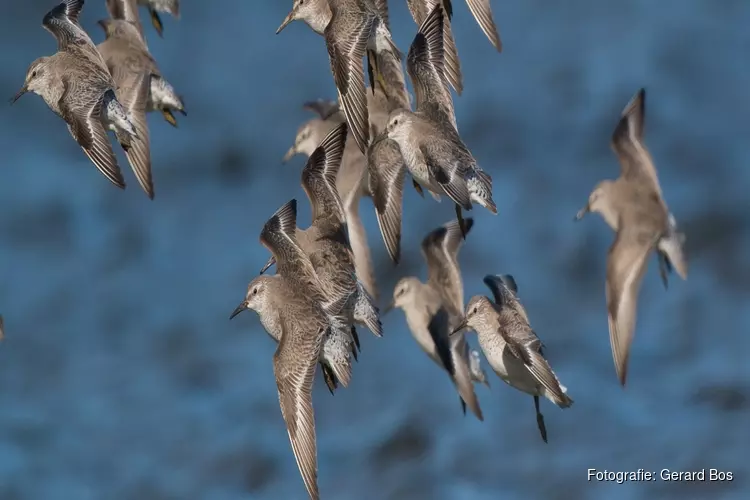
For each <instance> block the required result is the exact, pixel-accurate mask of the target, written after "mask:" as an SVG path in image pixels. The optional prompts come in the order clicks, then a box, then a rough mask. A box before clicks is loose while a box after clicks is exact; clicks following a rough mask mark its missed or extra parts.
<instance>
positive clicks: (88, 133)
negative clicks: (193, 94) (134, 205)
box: [11, 0, 139, 189]
mask: <svg viewBox="0 0 750 500" xmlns="http://www.w3.org/2000/svg"><path fill="white" fill-rule="evenodd" d="M82 8H83V0H65V1H64V2H61V3H59V4H58V5H57V6H56V7H54V8H53V9H52V10H51V11H49V12H48V13H47V14H46V15H45V16H44V19H43V20H42V26H43V27H44V28H45V29H46V30H47V31H49V32H50V33H52V35H53V36H54V37H55V38H56V39H57V53H55V54H54V55H52V56H45V57H40V58H39V59H37V60H35V61H34V62H33V63H31V66H30V67H29V69H28V71H27V72H26V79H25V81H24V85H23V87H22V88H21V90H20V91H19V92H18V93H17V94H16V95H15V96H14V97H13V99H12V101H11V102H12V103H13V102H16V101H17V100H18V99H19V98H20V97H21V96H22V95H23V94H25V93H27V92H33V93H35V94H37V95H39V96H40V97H41V98H42V99H44V102H45V103H47V106H49V108H50V109H51V110H52V111H53V112H54V113H55V114H57V115H58V116H60V117H61V118H62V119H63V120H65V122H66V123H67V124H68V130H69V131H70V134H71V135H72V136H73V138H74V139H75V140H76V142H78V144H79V145H80V146H81V148H82V149H83V152H84V153H86V156H88V157H89V159H90V160H91V161H92V162H93V163H94V165H96V167H97V168H98V169H99V171H100V172H101V173H102V174H104V176H105V177H107V179H109V180H110V182H112V183H113V184H114V185H116V186H117V187H119V188H122V189H124V188H125V179H124V178H123V176H122V172H121V170H120V167H119V165H118V164H117V159H116V158H115V154H114V152H113V151H112V145H111V144H110V142H109V138H108V137H107V132H106V130H107V129H110V130H113V131H114V132H115V135H116V136H117V140H118V141H119V143H120V145H121V146H122V148H123V149H124V150H125V151H126V152H127V150H128V149H129V148H130V147H131V145H132V143H133V142H134V141H136V140H139V136H138V132H137V130H136V127H135V126H134V124H133V121H132V120H131V116H130V113H129V112H128V110H127V109H126V108H125V107H124V106H123V105H122V104H121V103H120V101H118V100H117V96H116V94H115V91H114V89H115V83H114V81H113V80H112V75H110V73H109V70H108V69H107V65H106V64H105V63H104V60H103V59H102V56H101V55H100V54H99V52H98V51H97V49H96V47H95V46H94V43H93V42H92V41H91V38H89V36H88V34H86V32H85V31H84V30H83V28H81V26H80V24H78V16H79V14H80V13H81V9H82Z"/></svg>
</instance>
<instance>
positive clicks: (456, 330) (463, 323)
mask: <svg viewBox="0 0 750 500" xmlns="http://www.w3.org/2000/svg"><path fill="white" fill-rule="evenodd" d="M468 326H469V325H468V324H467V322H466V318H464V319H462V320H461V323H459V325H458V326H457V327H456V328H454V329H453V331H452V332H451V333H450V336H451V337H452V336H454V335H456V334H457V333H461V332H462V331H464V330H466V328H468Z"/></svg>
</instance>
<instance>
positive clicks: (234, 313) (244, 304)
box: [229, 300, 247, 319]
mask: <svg viewBox="0 0 750 500" xmlns="http://www.w3.org/2000/svg"><path fill="white" fill-rule="evenodd" d="M246 309H247V302H246V301H244V300H243V301H242V303H241V304H240V305H238V306H237V307H236V308H235V309H234V311H232V314H230V315H229V319H234V317H235V316H237V315H238V314H239V313H241V312H242V311H244V310H246Z"/></svg>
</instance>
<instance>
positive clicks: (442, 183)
mask: <svg viewBox="0 0 750 500" xmlns="http://www.w3.org/2000/svg"><path fill="white" fill-rule="evenodd" d="M442 26H443V10H442V7H441V6H440V5H436V6H435V8H434V9H433V10H432V12H431V13H430V15H428V16H427V19H425V21H424V23H423V24H422V26H421V27H420V29H419V32H418V33H417V36H416V37H415V38H414V42H413V43H412V45H411V48H410V49H409V54H408V56H407V72H408V73H409V75H410V77H411V79H412V82H413V83H414V88H415V95H416V102H417V106H416V112H412V111H409V110H407V109H399V110H396V111H394V112H393V113H391V116H390V118H389V120H388V125H387V127H386V131H387V134H388V138H390V139H393V140H394V141H395V142H396V143H397V144H398V145H399V149H400V150H401V155H402V156H403V158H404V161H405V163H406V167H407V168H408V169H409V172H410V173H411V175H412V177H413V179H414V180H415V182H416V183H415V187H417V188H418V186H417V184H418V185H421V186H424V187H427V189H429V190H430V192H432V193H435V194H438V195H440V194H446V195H448V197H450V198H451V200H453V202H454V203H455V206H456V216H457V217H458V221H459V223H460V224H461V227H463V223H462V222H461V221H462V220H463V216H462V214H461V209H464V210H471V209H472V202H476V203H479V204H480V205H482V206H483V207H485V208H487V209H488V210H489V211H490V212H492V213H493V214H496V213H497V207H496V206H495V202H494V201H493V199H492V178H491V177H490V175H489V174H487V173H486V172H484V171H483V170H482V169H481V168H479V166H478V165H477V162H476V160H475V159H474V157H473V156H472V154H471V152H470V151H469V150H468V149H467V148H466V146H465V145H464V143H463V141H462V140H461V137H460V136H459V134H458V132H457V130H456V128H455V126H454V125H453V124H454V123H455V119H453V118H452V104H451V105H450V106H449V104H448V103H449V102H450V95H449V93H448V91H447V88H446V86H445V83H444V78H443V76H442V75H443V71H442V53H443V50H442V44H443V37H442ZM418 189H419V188H418Z"/></svg>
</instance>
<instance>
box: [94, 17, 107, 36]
mask: <svg viewBox="0 0 750 500" xmlns="http://www.w3.org/2000/svg"><path fill="white" fill-rule="evenodd" d="M96 24H98V25H99V26H101V27H102V29H103V30H104V32H105V33H106V32H107V21H105V20H104V19H100V20H98V21H97V22H96Z"/></svg>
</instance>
